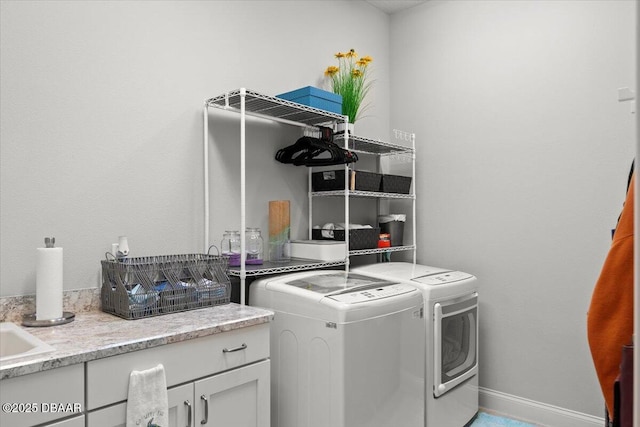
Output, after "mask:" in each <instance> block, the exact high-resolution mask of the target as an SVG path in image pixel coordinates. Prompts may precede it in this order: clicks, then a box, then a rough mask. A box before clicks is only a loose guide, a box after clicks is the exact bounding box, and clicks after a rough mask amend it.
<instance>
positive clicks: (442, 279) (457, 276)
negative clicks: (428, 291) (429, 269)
mask: <svg viewBox="0 0 640 427" xmlns="http://www.w3.org/2000/svg"><path fill="white" fill-rule="evenodd" d="M472 277H473V276H472V275H471V274H469V273H464V272H462V271H447V272H446V273H440V274H431V275H429V276H422V277H414V278H413V279H411V280H412V281H414V282H418V283H424V284H425V285H431V286H436V285H444V284H447V283H453V282H459V281H460V280H466V279H470V278H472Z"/></svg>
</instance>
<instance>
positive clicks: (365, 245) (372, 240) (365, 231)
mask: <svg viewBox="0 0 640 427" xmlns="http://www.w3.org/2000/svg"><path fill="white" fill-rule="evenodd" d="M379 237H380V228H377V227H376V228H352V229H351V230H349V250H350V251H353V250H358V249H375V248H377V247H378V239H379ZM311 238H312V239H313V240H339V241H341V242H344V238H345V234H344V230H333V239H329V238H326V237H323V236H322V230H321V229H319V228H314V229H312V230H311Z"/></svg>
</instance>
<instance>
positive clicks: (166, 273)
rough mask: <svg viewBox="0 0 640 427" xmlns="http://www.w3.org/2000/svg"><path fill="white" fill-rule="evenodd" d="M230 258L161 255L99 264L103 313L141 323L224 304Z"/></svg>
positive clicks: (228, 296)
mask: <svg viewBox="0 0 640 427" xmlns="http://www.w3.org/2000/svg"><path fill="white" fill-rule="evenodd" d="M228 266H229V258H228V257H226V256H219V255H207V254H185V255H162V256H150V257H138V258H125V259H123V260H115V259H106V260H103V261H102V289H101V292H100V298H101V301H102V311H104V312H106V313H111V314H114V315H116V316H119V317H122V318H124V319H129V320H131V319H140V318H143V317H151V316H158V315H162V314H168V313H175V312H179V311H186V310H194V309H197V308H203V307H211V306H215V305H221V304H228V303H229V302H230V299H231V281H230V280H229V276H227V273H226V271H227V268H228Z"/></svg>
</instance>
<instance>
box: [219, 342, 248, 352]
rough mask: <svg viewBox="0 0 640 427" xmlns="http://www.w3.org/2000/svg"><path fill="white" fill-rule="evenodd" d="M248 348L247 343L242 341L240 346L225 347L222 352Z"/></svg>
mask: <svg viewBox="0 0 640 427" xmlns="http://www.w3.org/2000/svg"><path fill="white" fill-rule="evenodd" d="M246 348H247V345H246V344H245V343H242V345H241V346H238V347H234V348H223V349H222V352H223V353H233V352H234V351H240V350H244V349H246Z"/></svg>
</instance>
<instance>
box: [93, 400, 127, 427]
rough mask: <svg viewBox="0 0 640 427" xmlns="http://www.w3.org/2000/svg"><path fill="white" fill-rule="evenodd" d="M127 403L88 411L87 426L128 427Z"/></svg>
mask: <svg viewBox="0 0 640 427" xmlns="http://www.w3.org/2000/svg"><path fill="white" fill-rule="evenodd" d="M126 425H127V403H126V402H125V403H119V404H117V405H113V406H109V407H107V408H103V409H98V410H97V411H92V412H89V413H87V427H126Z"/></svg>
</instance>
